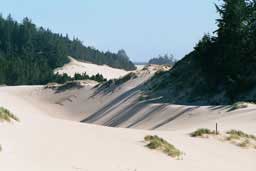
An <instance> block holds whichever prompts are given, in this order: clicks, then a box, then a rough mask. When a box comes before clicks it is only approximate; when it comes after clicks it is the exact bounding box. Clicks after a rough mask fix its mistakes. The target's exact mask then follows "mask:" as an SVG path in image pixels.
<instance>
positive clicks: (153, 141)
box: [144, 135, 183, 159]
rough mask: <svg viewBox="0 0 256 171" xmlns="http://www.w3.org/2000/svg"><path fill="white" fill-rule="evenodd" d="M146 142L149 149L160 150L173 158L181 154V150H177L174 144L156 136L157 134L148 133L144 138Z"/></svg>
mask: <svg viewBox="0 0 256 171" xmlns="http://www.w3.org/2000/svg"><path fill="white" fill-rule="evenodd" d="M144 140H145V141H146V142H148V144H147V145H146V146H147V147H148V148H149V149H153V150H160V151H162V152H164V153H165V154H167V155H168V156H171V157H173V158H177V159H179V158H180V157H181V156H182V154H183V153H182V152H181V151H180V150H178V149H177V148H176V147H175V146H174V145H172V144H170V143H168V142H167V141H166V140H164V139H162V138H160V137H158V136H157V135H155V136H151V135H148V136H146V137H145V138H144Z"/></svg>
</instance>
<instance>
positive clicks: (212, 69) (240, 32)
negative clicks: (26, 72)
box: [195, 0, 256, 101]
mask: <svg viewBox="0 0 256 171" xmlns="http://www.w3.org/2000/svg"><path fill="white" fill-rule="evenodd" d="M216 7H217V11H218V13H219V14H220V16H221V17H220V19H218V20H217V22H218V30H217V31H216V36H213V37H211V36H209V35H206V36H204V37H203V39H202V40H201V41H200V42H199V43H198V45H197V46H196V47H195V52H196V55H197V57H198V62H199V63H200V64H201V67H202V69H203V71H204V73H205V76H206V77H207V78H208V83H209V86H211V87H218V86H219V85H223V88H224V89H225V90H226V93H227V96H228V97H229V98H230V99H231V101H235V99H236V98H237V96H239V94H240V93H243V92H245V91H248V90H250V89H251V88H252V87H253V85H255V83H256V77H255V74H256V70H255V67H256V22H255V21H256V2H255V1H248V0H224V3H223V5H221V6H216Z"/></svg>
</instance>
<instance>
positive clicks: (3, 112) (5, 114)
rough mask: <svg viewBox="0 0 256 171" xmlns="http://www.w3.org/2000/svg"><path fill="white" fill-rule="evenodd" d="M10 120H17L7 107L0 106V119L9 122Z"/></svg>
mask: <svg viewBox="0 0 256 171" xmlns="http://www.w3.org/2000/svg"><path fill="white" fill-rule="evenodd" d="M12 120H15V121H19V119H18V118H17V117H16V116H15V115H14V114H12V113H11V112H10V111H9V110H8V109H5V108H3V107H0V121H6V122H11V121H12Z"/></svg>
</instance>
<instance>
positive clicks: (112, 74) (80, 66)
mask: <svg viewBox="0 0 256 171" xmlns="http://www.w3.org/2000/svg"><path fill="white" fill-rule="evenodd" d="M69 59H70V62H69V63H68V64H66V65H64V66H63V67H61V68H57V69H55V71H54V72H55V73H59V74H64V73H66V74H68V75H69V76H71V77H72V76H74V75H75V73H79V74H83V73H85V72H86V73H87V75H89V76H93V75H96V74H102V75H103V77H104V78H106V79H108V80H109V79H115V78H120V77H122V76H124V75H126V74H127V73H128V71H125V70H121V69H116V68H112V67H109V66H107V65H96V64H92V63H87V62H80V61H77V60H75V59H74V58H72V57H69Z"/></svg>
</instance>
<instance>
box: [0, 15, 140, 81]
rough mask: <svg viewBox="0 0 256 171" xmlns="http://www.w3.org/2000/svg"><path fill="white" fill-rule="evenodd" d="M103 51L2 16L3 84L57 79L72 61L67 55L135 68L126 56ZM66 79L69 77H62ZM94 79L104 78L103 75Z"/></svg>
mask: <svg viewBox="0 0 256 171" xmlns="http://www.w3.org/2000/svg"><path fill="white" fill-rule="evenodd" d="M121 54H122V55H120V54H119V55H118V54H114V53H110V52H106V53H104V52H100V51H98V50H96V49H93V48H91V47H85V46H83V44H82V42H81V41H79V40H78V39H74V40H70V39H69V38H68V36H62V35H61V34H55V33H52V32H51V31H50V30H48V29H44V28H42V27H40V28H38V27H36V26H35V24H33V23H32V22H31V21H30V20H29V19H28V18H25V19H24V20H23V22H22V23H18V22H16V21H14V20H13V19H12V17H11V16H8V17H7V18H6V19H4V18H3V17H2V16H0V84H7V85H23V84H46V83H48V82H52V81H53V80H54V79H55V76H54V74H53V70H54V69H55V68H57V67H61V66H63V65H64V64H65V63H67V62H69V59H68V56H74V57H75V58H77V59H79V60H87V61H89V62H92V63H96V64H107V65H109V66H112V67H116V68H123V69H127V70H132V69H135V66H134V65H133V63H132V62H130V60H129V58H128V57H127V56H123V53H121ZM63 79H67V78H63ZM94 79H95V80H100V79H102V78H101V76H100V75H98V76H95V78H94Z"/></svg>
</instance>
